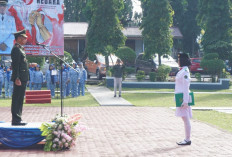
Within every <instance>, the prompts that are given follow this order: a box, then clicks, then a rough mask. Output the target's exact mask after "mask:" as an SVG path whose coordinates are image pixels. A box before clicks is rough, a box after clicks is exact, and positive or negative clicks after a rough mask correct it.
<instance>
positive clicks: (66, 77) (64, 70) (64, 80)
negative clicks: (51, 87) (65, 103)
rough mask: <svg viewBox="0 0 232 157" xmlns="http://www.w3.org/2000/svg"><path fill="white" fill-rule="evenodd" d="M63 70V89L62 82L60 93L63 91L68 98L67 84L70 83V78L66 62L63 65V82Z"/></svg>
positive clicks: (64, 96) (63, 94) (63, 95)
mask: <svg viewBox="0 0 232 157" xmlns="http://www.w3.org/2000/svg"><path fill="white" fill-rule="evenodd" d="M60 75H61V72H59V75H58V76H59V83H60V89H61V84H62V91H61V90H60V94H61V92H62V97H63V98H66V86H67V84H68V82H69V81H70V80H69V73H68V71H67V69H65V64H63V65H62V82H61V77H60Z"/></svg>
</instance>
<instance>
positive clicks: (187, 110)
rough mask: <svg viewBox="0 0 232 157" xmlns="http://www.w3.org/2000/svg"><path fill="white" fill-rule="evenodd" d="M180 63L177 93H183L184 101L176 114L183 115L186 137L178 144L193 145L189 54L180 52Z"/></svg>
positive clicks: (176, 83) (176, 81)
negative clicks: (189, 104) (191, 136)
mask: <svg viewBox="0 0 232 157" xmlns="http://www.w3.org/2000/svg"><path fill="white" fill-rule="evenodd" d="M178 64H179V66H180V71H179V72H178V73H177V75H176V80H175V94H177V93H183V103H182V105H181V107H176V116H177V117H181V118H182V120H183V121H184V127H185V139H184V140H183V141H181V142H177V144H178V145H191V140H190V133H191V124H190V118H192V109H191V107H190V106H188V102H189V98H190V97H189V92H190V90H189V87H190V82H191V77H190V72H189V68H188V66H190V65H191V60H190V58H189V56H188V55H187V54H184V53H183V54H178Z"/></svg>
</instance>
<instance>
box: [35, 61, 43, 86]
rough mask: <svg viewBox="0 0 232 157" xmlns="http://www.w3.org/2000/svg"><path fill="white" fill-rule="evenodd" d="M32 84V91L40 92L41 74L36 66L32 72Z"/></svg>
mask: <svg viewBox="0 0 232 157" xmlns="http://www.w3.org/2000/svg"><path fill="white" fill-rule="evenodd" d="M32 84H33V87H34V90H41V88H42V84H43V73H42V71H40V66H39V64H37V66H36V70H35V71H34V73H33V75H32Z"/></svg>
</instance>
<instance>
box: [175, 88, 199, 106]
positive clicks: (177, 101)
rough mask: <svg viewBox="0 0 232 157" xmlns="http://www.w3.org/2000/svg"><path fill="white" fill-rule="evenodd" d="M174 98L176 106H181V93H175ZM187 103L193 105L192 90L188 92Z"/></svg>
mask: <svg viewBox="0 0 232 157" xmlns="http://www.w3.org/2000/svg"><path fill="white" fill-rule="evenodd" d="M175 100H176V107H181V104H182V103H183V93H177V94H175ZM188 105H189V106H193V105H195V102H194V94H193V92H190V93H189V101H188Z"/></svg>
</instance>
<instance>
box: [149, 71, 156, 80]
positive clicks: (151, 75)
mask: <svg viewBox="0 0 232 157" xmlns="http://www.w3.org/2000/svg"><path fill="white" fill-rule="evenodd" d="M156 77H157V73H156V72H150V73H149V78H150V81H152V82H155V81H156Z"/></svg>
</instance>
